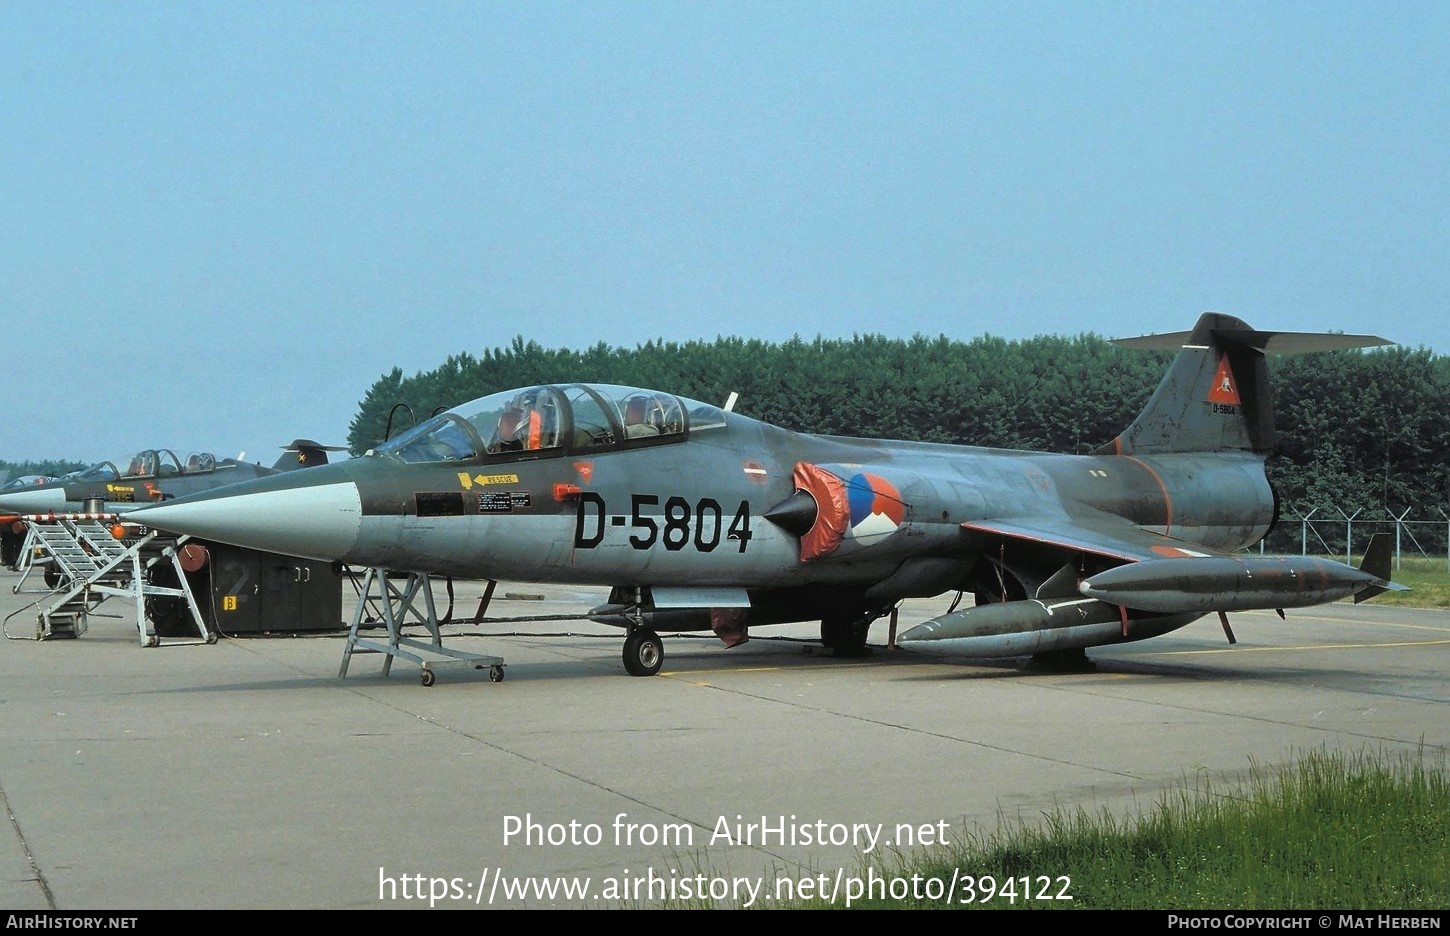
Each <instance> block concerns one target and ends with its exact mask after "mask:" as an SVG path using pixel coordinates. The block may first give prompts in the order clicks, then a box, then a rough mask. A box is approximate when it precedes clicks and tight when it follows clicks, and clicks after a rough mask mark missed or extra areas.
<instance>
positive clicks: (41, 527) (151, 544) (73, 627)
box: [5, 513, 217, 647]
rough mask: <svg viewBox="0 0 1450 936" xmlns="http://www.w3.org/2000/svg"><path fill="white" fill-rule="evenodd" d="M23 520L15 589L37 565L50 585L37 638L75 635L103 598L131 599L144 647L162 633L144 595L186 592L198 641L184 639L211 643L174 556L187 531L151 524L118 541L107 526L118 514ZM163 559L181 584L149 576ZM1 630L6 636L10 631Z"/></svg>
mask: <svg viewBox="0 0 1450 936" xmlns="http://www.w3.org/2000/svg"><path fill="white" fill-rule="evenodd" d="M24 519H25V520H26V521H27V522H28V523H29V525H30V532H29V534H28V536H27V538H26V541H25V556H24V559H23V561H24V562H25V563H26V565H25V572H24V574H23V575H22V576H21V578H20V581H19V582H17V583H16V584H15V586H14V588H13V591H15V592H16V593H19V591H20V586H21V584H22V583H23V582H24V581H25V577H26V576H28V575H29V574H30V572H31V571H32V570H33V569H34V568H36V567H40V568H42V569H43V570H44V573H45V581H46V584H47V585H48V586H50V587H51V588H52V589H53V590H52V592H51V594H50V595H49V596H47V598H45V599H42V600H41V601H43V602H46V604H45V607H43V608H42V609H41V611H40V613H39V614H38V615H36V627H35V639H36V640H52V639H55V638H74V637H80V636H81V635H83V634H84V633H85V632H86V630H87V618H88V617H89V616H90V615H91V614H93V613H95V609H96V607H97V606H98V605H100V604H101V603H102V602H103V601H105V600H106V599H107V598H130V599H132V601H133V602H134V603H135V606H136V630H137V632H138V634H139V636H140V640H141V646H143V647H158V646H161V638H160V637H159V636H158V635H157V633H156V630H155V628H154V627H153V625H152V623H151V621H150V618H149V617H148V614H147V601H148V599H151V598H184V599H185V600H186V604H187V607H188V608H189V609H190V611H191V619H192V622H193V623H194V624H195V625H196V629H197V635H198V637H199V641H191V640H189V641H187V642H188V643H196V642H203V643H215V642H216V639H217V638H216V635H215V634H214V633H212V632H210V631H209V630H208V629H207V626H206V620H205V618H204V616H203V615H202V613H201V609H200V608H198V607H197V604H196V598H195V597H194V596H193V595H192V593H191V589H190V588H189V587H188V585H187V579H186V573H185V571H184V570H183V569H182V567H181V561H180V559H179V558H178V556H177V547H178V546H179V545H180V543H181V542H182V540H184V539H185V537H183V538H182V540H178V539H177V538H175V537H172V536H169V535H165V534H161V533H159V532H158V531H156V530H151V531H149V532H147V533H146V534H145V535H143V536H141V537H139V538H130V537H128V538H127V541H122V540H119V539H117V538H116V537H115V536H114V535H113V534H112V532H111V526H110V524H114V523H116V522H118V521H119V520H120V518H119V517H118V516H117V515H116V514H105V513H83V514H63V515H62V514H46V515H35V516H30V517H26V518H24ZM165 562H169V563H170V564H171V565H172V567H173V569H174V571H175V578H176V581H177V582H178V583H179V585H178V587H169V586H165V585H158V584H154V583H153V582H152V581H151V578H152V576H151V574H150V573H151V570H152V569H153V568H154V567H155V566H156V565H157V564H159V563H165ZM40 603H41V602H36V604H40ZM34 606H35V605H31V607H34ZM5 636H6V637H9V636H10V634H9V632H8V631H7V632H6V633H5Z"/></svg>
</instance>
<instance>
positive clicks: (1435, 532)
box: [1259, 507, 1450, 571]
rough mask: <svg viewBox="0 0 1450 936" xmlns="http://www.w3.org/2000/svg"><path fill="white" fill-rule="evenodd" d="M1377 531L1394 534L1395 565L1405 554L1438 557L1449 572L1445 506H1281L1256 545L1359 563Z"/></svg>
mask: <svg viewBox="0 0 1450 936" xmlns="http://www.w3.org/2000/svg"><path fill="white" fill-rule="evenodd" d="M1376 533H1388V534H1390V535H1391V536H1393V537H1394V538H1395V567H1396V568H1399V567H1400V563H1401V561H1402V560H1403V559H1405V558H1415V557H1421V558H1425V559H1440V560H1443V561H1444V562H1445V568H1446V570H1447V571H1450V507H1429V508H1414V507H1411V508H1406V509H1405V511H1404V512H1403V513H1401V514H1399V515H1395V514H1392V513H1391V512H1390V511H1387V510H1384V509H1382V508H1376V509H1351V508H1348V507H1317V508H1314V509H1313V510H1309V511H1307V512H1302V513H1299V512H1295V511H1291V510H1285V511H1284V512H1283V513H1282V514H1280V516H1279V523H1278V525H1277V526H1275V527H1274V529H1273V530H1271V531H1270V532H1269V535H1268V536H1266V537H1264V540H1263V542H1262V543H1260V544H1259V551H1260V552H1263V553H1278V554H1281V555H1283V554H1288V553H1297V554H1301V555H1315V556H1330V557H1332V558H1336V559H1340V560H1342V561H1343V562H1345V563H1347V564H1349V565H1358V564H1359V560H1360V558H1361V557H1362V556H1363V555H1364V550H1365V547H1366V546H1368V545H1369V539H1370V537H1371V536H1373V535H1374V534H1376Z"/></svg>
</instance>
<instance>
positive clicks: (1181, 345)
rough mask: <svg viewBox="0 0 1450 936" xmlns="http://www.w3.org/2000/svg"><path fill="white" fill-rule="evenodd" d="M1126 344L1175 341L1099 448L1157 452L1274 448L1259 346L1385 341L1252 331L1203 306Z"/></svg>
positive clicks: (1284, 349) (1308, 347) (1123, 341)
mask: <svg viewBox="0 0 1450 936" xmlns="http://www.w3.org/2000/svg"><path fill="white" fill-rule="evenodd" d="M1113 343H1114V344H1117V345H1120V346H1122V347H1125V348H1142V349H1150V350H1167V349H1173V348H1177V349H1178V356H1177V357H1176V358H1174V359H1173V364H1172V365H1171V366H1170V367H1169V368H1168V373H1167V374H1166V375H1165V376H1164V377H1163V382H1162V383H1160V384H1159V385H1158V389H1157V390H1155V391H1154V392H1153V397H1152V399H1150V400H1149V401H1148V405H1147V407H1145V408H1144V410H1143V412H1142V413H1140V414H1139V415H1138V418H1137V419H1135V420H1133V424H1132V425H1131V426H1129V427H1128V428H1127V429H1124V430H1123V432H1122V433H1121V434H1120V435H1119V436H1118V437H1117V438H1116V439H1114V440H1113V441H1111V442H1109V443H1108V444H1107V445H1105V446H1103V447H1102V448H1101V449H1099V450H1098V454H1104V455H1113V454H1117V455H1132V454H1159V453H1164V452H1255V453H1258V454H1261V455H1269V454H1271V453H1273V452H1274V451H1275V450H1276V449H1277V448H1278V446H1279V436H1278V432H1277V431H1276V430H1275V429H1274V406H1273V396H1272V393H1271V392H1270V389H1269V374H1268V367H1267V366H1266V365H1265V364H1264V355H1265V354H1306V353H1309V352H1313V351H1336V350H1340V349H1344V348H1368V347H1374V346H1377V345H1386V344H1390V342H1389V341H1386V340H1385V339H1383V338H1377V337H1374V336H1372V335H1341V334H1329V333H1319V332H1270V331H1255V330H1254V329H1252V328H1250V327H1249V326H1248V325H1246V324H1245V323H1244V322H1242V321H1240V320H1239V319H1236V318H1234V317H1233V316H1231V315H1224V314H1223V313H1221V312H1205V313H1203V315H1202V316H1200V317H1199V319H1198V324H1196V325H1194V326H1193V331H1191V332H1173V333H1171V334H1164V335H1145V336H1144V337H1142V338H1120V339H1117V340H1116V341H1114V342H1113Z"/></svg>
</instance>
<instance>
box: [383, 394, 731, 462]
mask: <svg viewBox="0 0 1450 936" xmlns="http://www.w3.org/2000/svg"><path fill="white" fill-rule="evenodd" d="M724 425H725V412H724V411H723V410H721V409H720V408H719V407H718V406H711V405H710V404H708V403H700V402H697V401H695V400H688V399H685V398H684V397H677V396H675V395H673V394H670V393H661V392H659V391H657V390H643V389H640V388H638V387H617V386H613V385H610V384H541V385H539V386H537V387H527V388H524V389H522V390H505V391H503V392H501V393H495V394H491V395H489V396H486V397H482V398H480V399H477V400H474V401H472V402H470V403H465V404H463V405H462V406H456V407H454V408H453V409H450V410H448V411H446V412H443V413H439V414H438V415H437V416H434V417H433V418H432V419H430V420H428V421H427V422H425V423H423V424H421V425H419V426H417V427H415V428H414V429H412V430H410V431H408V432H405V433H403V434H402V435H400V436H397V437H396V438H393V439H389V440H388V441H387V442H384V443H383V444H382V445H379V446H378V447H377V448H376V449H374V450H373V451H372V452H371V453H369V454H376V455H383V454H387V455H394V456H397V457H398V458H401V459H402V460H403V461H406V462H431V461H464V460H467V459H483V460H488V461H495V460H496V461H512V460H516V459H521V458H538V457H544V456H549V455H562V454H575V453H581V452H594V453H597V452H602V451H608V450H611V449H618V448H635V447H640V446H647V445H660V444H667V443H670V442H681V441H684V439H685V438H686V437H687V436H688V435H689V434H691V433H695V432H704V431H708V430H710V429H718V428H721V427H723V426H724Z"/></svg>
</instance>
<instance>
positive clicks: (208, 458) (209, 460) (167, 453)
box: [65, 449, 216, 481]
mask: <svg viewBox="0 0 1450 936" xmlns="http://www.w3.org/2000/svg"><path fill="white" fill-rule="evenodd" d="M118 465H123V466H125V467H124V470H123V469H122V468H120V467H117V466H118ZM215 470H216V456H215V455H213V454H212V453H210V452H193V453H191V455H189V456H187V459H186V462H185V463H184V464H183V463H182V461H181V460H180V459H179V458H177V457H176V453H175V452H173V451H171V450H170V449H142V450H141V451H139V452H137V453H136V454H135V455H132V456H131V457H130V458H129V459H127V458H122V459H119V460H117V461H103V462H96V463H95V464H94V465H92V466H90V467H89V468H86V469H83V470H82V471H78V472H75V473H74V474H70V475H67V476H66V478H65V480H66V481H116V480H119V479H121V478H157V477H169V476H172V475H180V474H203V473H205V472H209V471H215Z"/></svg>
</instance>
